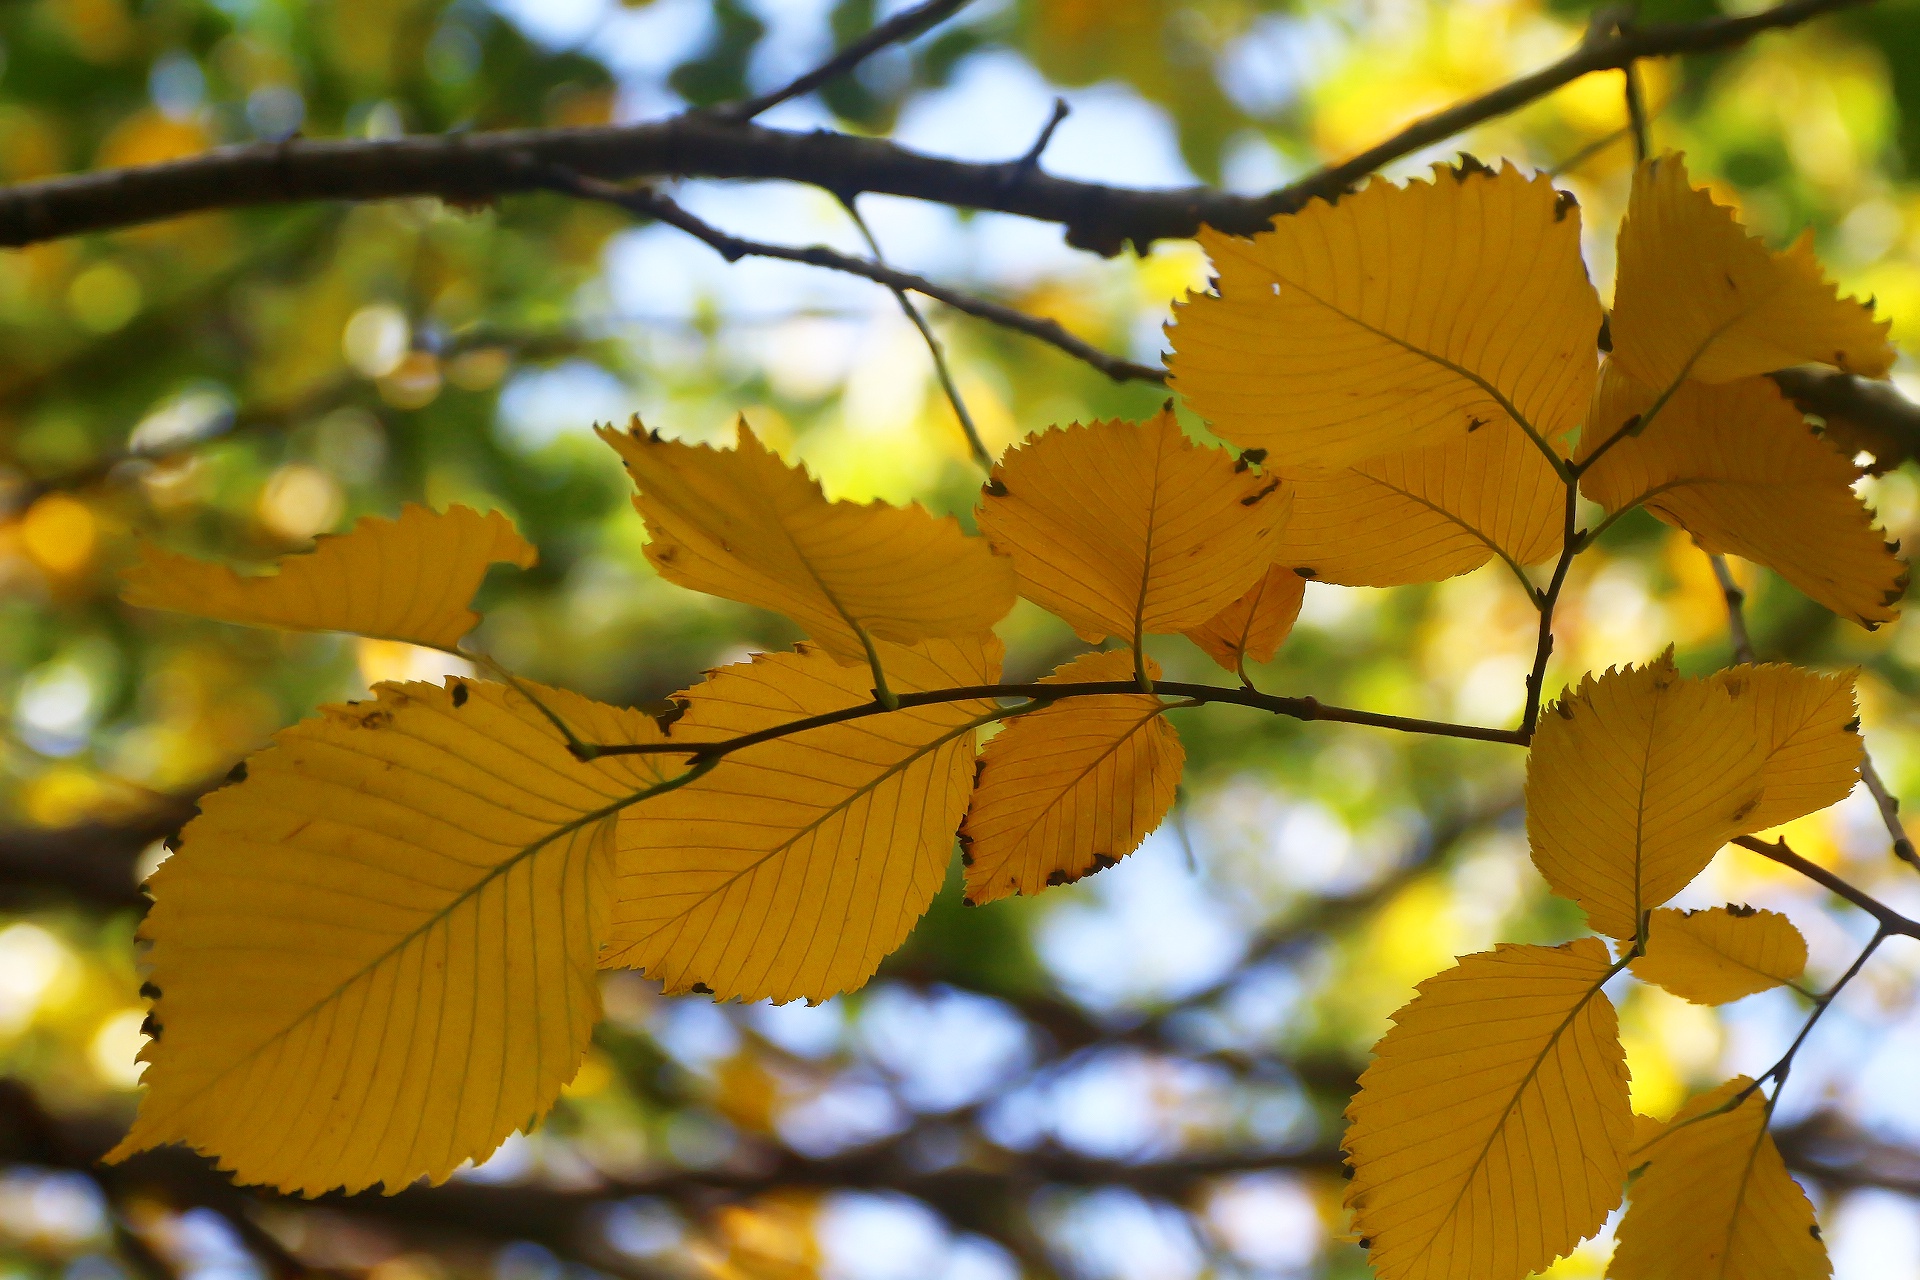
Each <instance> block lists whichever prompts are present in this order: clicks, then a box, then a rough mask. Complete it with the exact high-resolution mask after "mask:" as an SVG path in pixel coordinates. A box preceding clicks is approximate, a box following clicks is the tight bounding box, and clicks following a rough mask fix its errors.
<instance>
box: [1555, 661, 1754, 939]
mask: <svg viewBox="0 0 1920 1280" xmlns="http://www.w3.org/2000/svg"><path fill="white" fill-rule="evenodd" d="M1753 726H1754V721H1753V713H1752V712H1751V711H1750V710H1749V709H1748V708H1746V707H1743V706H1741V705H1740V704H1738V703H1736V702H1735V701H1734V699H1733V698H1732V696H1731V695H1730V694H1729V693H1728V692H1727V690H1726V689H1725V688H1724V687H1722V686H1721V685H1719V684H1718V683H1716V682H1714V681H1711V680H1690V679H1687V678H1685V677H1683V676H1681V675H1680V673H1679V672H1678V671H1677V670H1676V669H1675V668H1674V665H1673V655H1672V653H1671V651H1669V652H1668V653H1667V654H1666V655H1664V656H1663V657H1661V658H1660V659H1659V660H1658V661H1655V662H1652V663H1649V664H1648V665H1646V666H1644V667H1638V668H1635V667H1628V668H1626V669H1625V670H1623V671H1614V670H1611V669H1609V670H1608V672H1607V673H1606V674H1605V675H1604V676H1601V677H1599V678H1598V679H1596V678H1594V677H1593V676H1592V675H1588V676H1587V677H1586V678H1585V679H1583V680H1582V681H1581V682H1580V688H1579V689H1578V690H1577V691H1575V690H1568V691H1567V692H1565V693H1563V694H1562V695H1561V697H1560V700H1559V701H1558V702H1557V703H1555V704H1553V705H1552V706H1551V707H1549V708H1548V709H1547V710H1546V712H1545V713H1543V714H1542V715H1541V717H1540V728H1539V731H1538V732H1537V733H1536V734H1535V735H1534V739H1533V750H1532V753H1531V754H1530V755H1529V757H1528V759H1527V839H1528V841H1529V843H1530V844H1531V845H1532V847H1533V862H1534V865H1535V866H1537V867H1539V868H1540V874H1541V875H1543V876H1545V877H1546V878H1547V883H1548V884H1549V885H1552V886H1553V890H1554V892H1555V893H1559V894H1562V895H1564V896H1565V897H1569V898H1572V899H1573V900H1574V901H1576V902H1578V903H1579V904H1580V905H1581V906H1582V907H1584V908H1585V909H1586V912H1587V919H1588V921H1589V922H1591V924H1592V925H1593V927H1594V929H1595V930H1597V931H1598V932H1600V933H1604V934H1609V935H1611V936H1612V937H1615V938H1631V937H1633V936H1634V935H1635V933H1636V932H1637V930H1638V928H1639V922H1640V916H1641V913H1643V912H1646V911H1650V910H1652V909H1653V908H1654V907H1657V906H1659V905H1660V904H1661V903H1663V902H1665V901H1666V900H1667V899H1668V898H1671V897H1672V896H1673V895H1674V894H1676V893H1678V892H1680V890H1681V889H1683V888H1685V887H1686V885H1687V882H1688V881H1690V880H1692V879H1693V878H1694V877H1695V876H1696V875H1698V874H1700V871H1701V870H1702V869H1703V868H1704V867H1705V866H1706V865H1707V863H1708V862H1709V861H1711V860H1712V858H1713V855H1714V853H1715V852H1716V851H1718V849H1719V848H1720V846H1721V845H1722V844H1724V843H1725V842H1726V841H1727V840H1728V839H1730V838H1731V837H1732V836H1734V835H1735V834H1737V833H1738V832H1740V831H1741V830H1743V829H1744V828H1743V827H1742V825H1741V824H1742V821H1743V820H1744V819H1746V818H1747V817H1749V816H1750V815H1751V814H1752V813H1753V811H1754V808H1755V806H1756V805H1757V803H1758V801H1759V798H1760V793H1761V785H1762V783H1761V777H1762V775H1761V770H1762V766H1763V764H1764V762H1765V752H1764V750H1763V749H1762V747H1761V744H1760V741H1759V739H1758V737H1757V736H1756V734H1755V731H1754V727H1753Z"/></svg>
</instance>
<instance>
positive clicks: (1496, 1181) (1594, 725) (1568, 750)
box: [1346, 654, 1860, 1280]
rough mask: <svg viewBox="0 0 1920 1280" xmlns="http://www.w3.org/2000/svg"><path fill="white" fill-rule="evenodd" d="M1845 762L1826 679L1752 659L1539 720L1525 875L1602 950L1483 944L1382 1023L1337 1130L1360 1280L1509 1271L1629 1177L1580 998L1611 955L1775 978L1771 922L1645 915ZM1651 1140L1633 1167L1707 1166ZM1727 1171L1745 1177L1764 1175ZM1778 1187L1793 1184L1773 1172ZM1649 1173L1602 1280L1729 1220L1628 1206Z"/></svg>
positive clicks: (1839, 695)
mask: <svg viewBox="0 0 1920 1280" xmlns="http://www.w3.org/2000/svg"><path fill="white" fill-rule="evenodd" d="M1859 763H1860V740H1859V735H1858V732H1857V729H1856V727H1855V721H1854V710H1853V690H1852V678H1851V677H1850V676H1845V675H1837V676H1835V675H1820V674H1817V673H1814V672H1810V671H1804V670H1800V669H1798V668H1795V667H1787V666H1776V665H1769V666H1743V667H1734V668H1731V669H1729V670H1726V671H1722V672H1720V673H1718V674H1717V675H1714V676H1712V677H1709V678H1706V679H1689V678H1686V677H1684V676H1682V675H1680V674H1679V672H1678V671H1677V670H1676V669H1675V668H1674V665H1673V661H1672V656H1671V654H1669V655H1667V656H1666V657H1663V658H1662V659H1661V660H1659V661H1657V662H1654V663H1651V664H1649V665H1647V666H1645V667H1641V668H1638V669H1635V668H1628V669H1626V670H1624V671H1609V672H1608V673H1607V674H1606V675H1604V676H1601V677H1599V678H1597V679H1596V678H1594V677H1591V676H1589V677H1588V678H1587V679H1586V680H1584V681H1582V683H1581V685H1580V687H1579V688H1578V689H1577V690H1569V691H1568V692H1567V693H1566V694H1565V695H1564V696H1563V697H1562V698H1561V700H1560V701H1559V702H1558V703H1556V704H1555V705H1554V706H1553V707H1552V708H1550V709H1549V711H1548V713H1547V714H1546V716H1545V717H1544V719H1543V721H1542V723H1541V726H1540V730H1539V732H1538V733H1537V734H1536V735H1535V737H1534V741H1533V751H1532V755H1531V757H1530V759H1529V761H1528V773H1527V835H1528V841H1529V843H1530V845H1531V846H1532V850H1533V860H1534V865H1535V866H1537V867H1538V868H1539V869H1540V873H1541V874H1542V875H1543V876H1544V877H1545V878H1546V880H1547V883H1548V884H1549V885H1551V886H1552V887H1553V889H1554V891H1555V892H1557V893H1560V894H1563V895H1565V896H1566V897H1569V898H1572V899H1573V900H1574V901H1575V902H1578V903H1579V904H1580V905H1581V907H1582V908H1584V909H1585V911H1586V913H1587V919H1588V922H1589V923H1590V924H1591V925H1592V926H1593V928H1594V930H1595V931H1596V932H1598V933H1601V934H1604V935H1606V936H1608V937H1611V938H1614V939H1616V940H1617V941H1618V943H1619V944H1620V949H1621V954H1620V957H1619V959H1617V960H1616V959H1614V958H1612V957H1611V956H1610V955H1609V953H1608V950H1607V948H1606V947H1605V946H1604V945H1603V944H1602V943H1601V942H1600V941H1599V940H1598V939H1591V938H1590V939H1582V940H1580V941H1578V942H1574V943H1569V944H1567V945H1566V946H1564V947H1558V948H1547V947H1501V948H1500V949H1498V950H1497V951H1494V952H1492V953H1490V954H1487V955H1478V956H1468V957H1467V958H1466V959H1464V960H1462V961H1461V962H1460V964H1459V965H1457V966H1456V967H1455V968H1453V969H1450V970H1448V971H1447V972H1446V973H1443V974H1441V975H1439V976H1438V977H1436V978H1432V979H1429V980H1428V981H1427V982H1425V983H1423V984H1421V986H1420V994H1419V995H1418V997H1417V998H1416V999H1415V1000H1414V1001H1413V1003H1412V1004H1410V1005H1408V1006H1407V1007H1406V1008H1404V1009H1402V1010H1401V1011H1400V1012H1399V1013H1398V1014H1396V1015H1395V1024H1396V1025H1395V1027H1394V1029H1393V1030H1392V1031H1390V1032H1388V1033H1387V1035H1386V1037H1385V1038H1384V1039H1383V1040H1382V1041H1381V1042H1380V1044H1379V1046H1378V1050H1377V1053H1378V1057H1377V1059H1376V1060H1375V1062H1374V1064H1373V1065H1372V1066H1370V1067H1369V1068H1368V1069H1367V1071H1366V1073H1365V1074H1364V1075H1363V1076H1362V1077H1361V1080H1360V1092H1359V1094H1358V1095H1357V1096H1356V1097H1355V1099H1354V1101H1353V1105H1352V1107H1351V1108H1350V1109H1349V1112H1348V1115H1349V1117H1350V1119H1351V1121H1352V1125H1351V1127H1350V1128H1349V1130H1348V1136H1347V1143H1346V1149H1347V1151H1348V1153H1349V1159H1350V1161H1351V1163H1352V1164H1353V1167H1354V1170H1355V1175H1354V1179H1353V1183H1352V1185H1351V1188H1350V1190H1349V1192H1348V1196H1347V1203H1348V1206H1349V1207H1350V1208H1351V1209H1352V1211H1353V1216H1354V1230H1355V1231H1356V1232H1358V1233H1360V1234H1361V1235H1362V1236H1363V1237H1364V1238H1366V1239H1367V1241H1368V1243H1369V1245H1370V1246H1371V1248H1372V1250H1373V1253H1372V1257H1373V1261H1374V1265H1375V1267H1376V1269H1377V1270H1378V1271H1379V1273H1380V1274H1381V1275H1382V1276H1388V1277H1392V1276H1402V1275H1451V1276H1460V1277H1467V1276H1474V1277H1508V1276H1510V1277H1518V1276H1522V1275H1525V1274H1527V1273H1528V1272H1530V1271H1534V1270H1538V1269H1539V1268H1541V1267H1543V1266H1545V1265H1546V1264H1547V1263H1548V1262H1549V1261H1551V1260H1552V1259H1553V1258H1555V1257H1557V1256H1559V1255H1561V1254H1563V1253H1565V1252H1566V1251H1567V1250H1569V1249H1570V1248H1572V1247H1573V1245H1574V1244H1576V1243H1578V1242H1579V1241H1580V1240H1582V1239H1584V1238H1585V1237H1586V1236H1588V1235H1591V1234H1592V1233H1593V1232H1594V1231H1596V1230H1598V1229H1599V1227H1600V1225H1601V1223H1602V1222H1603V1221H1604V1220H1605V1219H1606V1216H1607V1215H1608V1214H1609V1213H1611V1212H1612V1211H1613V1210H1614V1208H1615V1207H1617V1206H1618V1205H1619V1203H1620V1198H1621V1194H1622V1188H1623V1185H1624V1181H1625V1175H1626V1173H1627V1171H1628V1169H1629V1168H1630V1167H1632V1166H1634V1165H1637V1164H1641V1163H1645V1161H1644V1160H1642V1159H1640V1158H1639V1153H1637V1152H1636V1151H1635V1150H1634V1144H1633V1140H1632V1136H1633V1115H1632V1112H1631V1109H1630V1108H1629V1106H1628V1103H1627V1078H1626V1068H1625V1059H1624V1055H1623V1054H1622V1051H1621V1048H1620V1043H1619V1036H1618V1029H1617V1027H1616V1025H1615V1022H1614V1014H1613V1008H1612V1005H1611V1004H1610V1003H1609V1002H1608V1000H1607V997H1606V995H1605V994H1604V992H1603V991H1602V988H1603V987H1604V985H1605V984H1606V982H1607V981H1608V980H1609V979H1610V978H1612V977H1613V975H1614V974H1616V973H1618V972H1619V971H1620V970H1621V969H1622V968H1624V967H1626V966H1627V965H1628V964H1631V965H1632V968H1633V971H1634V973H1635V974H1636V975H1637V976H1638V977H1640V978H1641V979H1643V980H1645V981H1648V982H1653V983H1657V984H1659V985H1661V986H1663V987H1666V988H1667V989H1668V990H1670V991H1672V992H1674V993H1675V994H1676V995H1679V996H1681V997H1683V998H1685V999H1688V1000H1693V1001H1696V1002H1699V1003H1705V1004H1719V1003H1724V1002H1725V1001H1728V1000H1734V999H1738V998H1740V997H1741V996H1745V995H1750V994H1752V993H1754V992H1757V991H1764V990H1768V989H1770V988H1772V987H1777V986H1782V985H1785V984H1788V983H1791V982H1793V981H1795V980H1796V979H1797V978H1798V977H1799V976H1800V973H1801V971H1802V969H1804V968H1805V966H1806V958H1807V952H1806V943H1805V942H1804V941H1803V940H1802V939H1801V937H1800V935H1799V932H1798V931H1797V930H1796V929H1794V927H1793V925H1792V924H1791V923H1789V922H1788V921H1787V919H1786V918H1785V917H1784V916H1781V915H1778V914H1777V913H1774V912H1770V911H1768V912H1756V911H1754V910H1752V909H1751V908H1743V907H1727V908H1715V909H1714V910H1712V911H1702V912H1691V913H1688V912H1680V911H1673V910H1664V909H1657V908H1659V907H1660V904H1661V903H1663V902H1665V901H1666V900H1667V899H1669V898H1671V897H1672V896H1673V895H1674V894H1676V893H1678V892H1679V891H1680V890H1681V889H1683V888H1685V887H1686V886H1687V884H1688V883H1689V882H1690V881H1692V880H1693V878H1694V877H1695V876H1697V875H1698V874H1699V873H1700V872H1701V871H1702V870H1704V869H1705V867H1706V865H1707V863H1708V862H1709V861H1710V860H1711V859H1712V857H1713V855H1714V854H1715V853H1716V852H1717V851H1718V850H1719V849H1720V847H1721V846H1722V845H1724V844H1725V843H1726V842H1727V841H1728V840H1730V839H1732V838H1733V837H1734V836H1737V835H1742V834H1746V833H1748V832H1752V831H1756V830H1760V829H1762V828H1764V827H1767V826H1773V825H1776V824H1778V823H1780V822H1785V821H1789V820H1791V819H1792V818H1795V817H1798V816H1800V815H1801V814H1803V813H1809V812H1812V811H1813V810H1816V809H1820V808H1824V807H1826V806H1827V805H1829V804H1832V803H1834V802H1835V801H1837V800H1839V799H1840V798H1842V797H1843V796H1845V795H1846V794H1847V792H1848V791H1850V790H1851V789H1852V787H1853V785H1854V782H1855V780H1856V778H1857V777H1858V773H1859ZM1760 1101H1764V1100H1760ZM1754 1110H1755V1111H1756V1112H1757V1111H1758V1110H1759V1107H1758V1105H1757V1104H1756V1106H1755V1108H1754ZM1683 1115H1684V1113H1683ZM1702 1123H1703V1124H1704V1123H1705V1122H1702ZM1715 1123H1718V1122H1717V1121H1716V1122H1715ZM1674 1126H1681V1127H1682V1131H1685V1132H1689V1133H1691V1130H1690V1129H1685V1128H1684V1126H1683V1124H1682V1119H1680V1118H1677V1119H1676V1120H1675V1121H1674ZM1670 1127H1671V1126H1670ZM1712 1132H1716V1133H1717V1132H1718V1130H1713V1131H1712ZM1741 1132H1742V1133H1744V1134H1746V1136H1747V1138H1749V1139H1752V1141H1753V1142H1758V1141H1759V1140H1760V1139H1761V1138H1764V1123H1763V1122H1762V1123H1761V1125H1760V1130H1759V1134H1758V1136H1755V1135H1754V1134H1753V1133H1751V1132H1749V1131H1748V1129H1746V1128H1743V1129H1742V1130H1741ZM1731 1140H1732V1139H1731V1138H1729V1139H1727V1141H1731ZM1769 1141H1770V1140H1769ZM1650 1149H1651V1151H1652V1156H1651V1159H1652V1165H1651V1169H1652V1170H1658V1171H1661V1174H1662V1177H1663V1178H1671V1179H1676V1180H1684V1179H1689V1178H1695V1177H1706V1176H1709V1175H1708V1174H1705V1173H1703V1171H1702V1166H1704V1165H1707V1164H1710V1163H1713V1162H1716V1161H1717V1162H1721V1163H1724V1158H1725V1157H1726V1154H1727V1153H1726V1150H1725V1148H1724V1146H1723V1145H1722V1144H1721V1142H1720V1140H1718V1139H1716V1140H1715V1142H1714V1143H1713V1144H1711V1146H1710V1147H1703V1146H1701V1145H1700V1144H1699V1141H1698V1140H1696V1138H1695V1137H1689V1138H1688V1139H1686V1140H1684V1141H1682V1140H1678V1139H1676V1140H1675V1141H1673V1142H1672V1143H1671V1144H1669V1145H1666V1146H1653V1145H1652V1144H1650ZM1774 1163H1775V1164H1776V1165H1777V1164H1778V1156H1777V1155H1776V1156H1775V1157H1774ZM1743 1170H1745V1166H1743ZM1725 1172H1726V1170H1725V1169H1722V1168H1720V1167H1719V1166H1718V1165H1715V1169H1714V1172H1713V1173H1712V1174H1711V1176H1712V1177H1716V1178H1717V1177H1719V1176H1720V1175H1721V1174H1722V1173H1725ZM1746 1172H1749V1173H1750V1174H1751V1176H1753V1177H1754V1178H1756V1179H1760V1178H1765V1177H1767V1176H1768V1175H1767V1174H1766V1171H1765V1166H1764V1164H1756V1165H1754V1166H1753V1168H1752V1169H1751V1170H1746ZM1779 1176H1780V1178H1781V1179H1785V1181H1786V1186H1787V1187H1788V1188H1793V1184H1792V1181H1791V1179H1787V1178H1786V1173H1785V1169H1784V1167H1782V1168H1781V1169H1780V1173H1779ZM1648 1177H1649V1178H1650V1177H1651V1172H1650V1173H1649V1175H1648ZM1661 1185H1663V1184H1662V1183H1661V1182H1657V1181H1654V1182H1650V1181H1648V1180H1645V1179H1643V1180H1642V1181H1641V1182H1639V1183H1637V1184H1636V1186H1635V1190H1634V1202H1635V1205H1636V1208H1635V1209H1634V1210H1633V1211H1632V1212H1630V1213H1629V1214H1628V1215H1627V1217H1626V1219H1625V1220H1624V1222H1623V1223H1622V1225H1621V1227H1620V1233H1619V1254H1618V1256H1617V1257H1616V1261H1615V1265H1614V1269H1613V1271H1612V1272H1611V1273H1610V1274H1612V1275H1614V1276H1617V1277H1620V1278H1621V1280H1634V1278H1636V1277H1648V1276H1656V1275H1657V1276H1665V1275H1677V1274H1683V1272H1676V1271H1673V1270H1669V1269H1661V1268H1662V1267H1665V1266H1666V1262H1664V1261H1661V1260H1663V1259H1670V1258H1671V1257H1674V1256H1687V1257H1692V1258H1695V1259H1696V1260H1697V1259H1700V1258H1711V1257H1718V1256H1721V1255H1720V1254H1716V1253H1715V1252H1714V1250H1716V1249H1724V1248H1725V1247H1727V1246H1726V1242H1725V1240H1724V1239H1719V1240H1718V1241H1716V1238H1715V1237H1714V1233H1715V1232H1716V1231H1721V1232H1723V1233H1724V1231H1725V1230H1726V1229H1728V1228H1729V1227H1730V1226H1731V1225H1733V1224H1730V1223H1729V1221H1728V1220H1727V1218H1726V1217H1725V1215H1722V1216H1721V1217H1719V1218H1715V1217H1713V1216H1712V1215H1702V1214H1701V1213H1699V1212H1674V1211H1671V1210H1658V1211H1642V1210H1641V1209H1640V1208H1638V1206H1639V1205H1641V1204H1642V1203H1643V1202H1645V1201H1648V1200H1649V1199H1651V1198H1653V1197H1655V1196H1657V1195H1658V1194H1659V1192H1658V1191H1657V1190H1656V1188H1658V1187H1660V1186H1661ZM1777 1191H1778V1188H1775V1189H1774V1191H1772V1192H1769V1193H1768V1194H1774V1193H1775V1192H1777ZM1782 1194H1784V1193H1782ZM1794 1194H1795V1195H1798V1190H1797V1188H1794ZM1752 1211H1753V1210H1752V1208H1751V1206H1747V1207H1744V1208H1743V1207H1742V1204H1741V1203H1740V1202H1738V1201H1737V1200H1736V1201H1735V1202H1734V1203H1733V1204H1731V1205H1729V1206H1727V1212H1728V1213H1735V1212H1739V1213H1751V1212H1752ZM1809 1220H1810V1219H1809ZM1647 1237H1651V1239H1648V1238H1647ZM1740 1247H1741V1248H1748V1247H1750V1246H1749V1244H1744V1243H1743V1244H1742V1245H1741V1246H1740ZM1675 1251H1679V1252H1675ZM1434 1259H1439V1260H1441V1261H1440V1262H1439V1263H1437V1264H1436V1263H1435V1262H1434V1261H1433V1260H1434ZM1636 1259H1640V1260H1642V1261H1636ZM1653 1262H1660V1266H1651V1263H1653ZM1643 1263H1644V1264H1645V1265H1643ZM1724 1274H1755V1275H1759V1274H1766V1275H1781V1276H1799V1275H1808V1274H1820V1275H1824V1274H1825V1273H1824V1271H1822V1272H1818V1273H1812V1272H1804V1271H1765V1272H1751V1273H1744V1272H1737V1271H1728V1272H1726V1273H1724Z"/></svg>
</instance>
